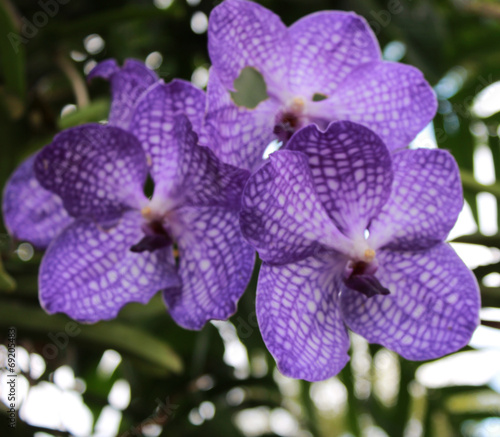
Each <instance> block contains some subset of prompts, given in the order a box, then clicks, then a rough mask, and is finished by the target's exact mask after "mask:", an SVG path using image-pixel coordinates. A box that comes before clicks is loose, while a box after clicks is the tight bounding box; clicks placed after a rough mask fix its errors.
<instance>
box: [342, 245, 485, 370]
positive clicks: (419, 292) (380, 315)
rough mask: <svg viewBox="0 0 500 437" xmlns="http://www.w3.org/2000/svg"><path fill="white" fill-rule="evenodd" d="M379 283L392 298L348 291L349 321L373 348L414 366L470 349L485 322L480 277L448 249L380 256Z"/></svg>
mask: <svg viewBox="0 0 500 437" xmlns="http://www.w3.org/2000/svg"><path fill="white" fill-rule="evenodd" d="M377 259H378V261H379V270H378V271H377V277H378V279H379V280H380V282H381V284H382V285H384V286H385V287H387V288H388V289H389V290H390V292H391V294H389V295H387V296H381V295H379V296H374V297H371V298H369V299H368V298H366V297H365V296H363V295H362V294H361V293H359V292H356V291H353V290H349V289H344V290H343V291H342V294H341V299H340V301H341V308H342V314H343V317H344V321H345V322H346V323H347V326H348V327H349V328H350V329H352V330H353V331H354V332H356V333H358V334H360V335H362V336H363V337H365V338H366V339H367V340H368V341H369V342H371V343H379V344H381V345H383V346H385V347H387V348H389V349H391V350H393V351H395V352H397V353H398V354H400V355H402V356H403V357H405V358H407V359H409V360H429V359H433V358H438V357H441V356H443V355H446V354H448V353H451V352H455V351H456V350H458V349H460V348H462V347H463V346H465V345H466V344H467V343H468V341H469V339H470V337H471V335H472V333H473V332H474V330H475V329H476V327H477V325H478V322H479V308H480V299H479V289H478V285H477V282H476V280H475V278H474V275H473V274H472V273H471V272H470V271H469V269H468V268H467V267H466V266H465V265H464V264H463V262H462V260H461V259H460V258H459V257H458V256H457V254H456V253H455V252H454V251H453V249H451V248H450V247H449V246H448V245H447V244H446V243H441V244H439V245H437V246H434V247H433V248H432V249H430V250H427V251H416V252H398V251H390V250H380V251H379V252H378V253H377Z"/></svg>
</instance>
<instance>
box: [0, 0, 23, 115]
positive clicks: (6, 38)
mask: <svg viewBox="0 0 500 437" xmlns="http://www.w3.org/2000/svg"><path fill="white" fill-rule="evenodd" d="M0 29H2V38H0V59H1V65H2V67H3V68H2V73H3V77H4V81H5V91H6V92H5V95H4V98H5V99H6V104H7V106H8V107H10V106H12V105H15V106H16V107H17V109H19V107H18V105H21V107H22V106H23V103H22V102H23V101H24V97H25V94H26V82H25V68H24V67H25V59H24V58H25V56H24V44H25V43H26V41H25V38H23V37H22V36H20V35H19V33H18V30H17V29H16V25H15V23H14V19H13V17H12V15H11V13H10V10H9V9H8V6H7V3H6V2H0ZM21 113H22V110H21ZM11 114H12V112H11ZM15 115H17V116H19V115H21V114H20V113H19V112H18V111H16V113H15Z"/></svg>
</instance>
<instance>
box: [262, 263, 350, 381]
mask: <svg viewBox="0 0 500 437" xmlns="http://www.w3.org/2000/svg"><path fill="white" fill-rule="evenodd" d="M337 267H338V266H337ZM338 270H339V269H338V268H337V269H336V268H335V266H334V265H332V261H331V260H329V261H326V260H321V259H318V258H314V257H308V258H306V259H303V260H301V261H298V262H296V263H291V264H287V265H283V266H270V265H267V264H263V265H262V267H261V270H260V274H259V283H258V286H257V303H256V307H257V318H258V321H259V327H260V331H261V333H262V338H263V339H264V342H265V343H266V346H267V348H268V349H269V351H270V352H271V354H272V355H273V356H274V358H275V359H276V362H277V365H278V369H279V370H280V372H281V373H283V374H284V375H286V376H289V377H292V378H300V379H305V380H308V381H320V380H323V379H327V378H329V377H331V376H333V375H336V374H337V373H338V372H339V371H340V370H341V369H342V368H343V367H344V366H345V365H346V363H347V362H348V361H349V356H348V355H347V350H348V349H349V337H348V336H347V330H346V328H345V326H344V323H343V321H342V316H341V314H340V308H339V302H338V293H339V290H340V285H339V282H338V275H339V271H338Z"/></svg>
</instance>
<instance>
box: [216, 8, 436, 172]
mask: <svg viewBox="0 0 500 437" xmlns="http://www.w3.org/2000/svg"><path fill="white" fill-rule="evenodd" d="M208 49H209V54H210V59H211V61H212V64H213V66H212V69H211V71H210V77H209V83H208V90H207V129H208V130H209V131H210V134H211V136H212V138H213V141H212V144H211V147H212V148H213V150H214V151H215V153H216V154H217V155H218V156H219V158H221V159H222V160H224V161H226V162H228V163H230V164H233V165H237V166H240V167H244V168H248V169H252V168H254V167H255V166H256V165H257V164H259V163H260V162H261V161H262V157H263V152H264V151H265V149H266V147H267V146H268V145H269V144H270V143H271V142H272V141H273V140H279V141H281V142H283V143H286V141H287V140H288V139H289V138H290V136H291V135H292V134H293V133H294V132H295V131H297V130H298V129H299V128H301V127H303V126H306V125H308V124H310V123H316V124H317V125H318V126H319V127H321V128H323V129H324V128H326V127H327V125H328V123H329V122H331V121H336V120H351V121H355V122H358V123H361V124H363V125H365V126H367V127H369V128H370V129H372V130H373V131H375V132H376V133H377V134H378V135H379V136H380V137H381V138H382V139H383V140H384V141H385V142H386V144H387V145H388V146H389V147H390V148H391V149H392V150H394V149H398V148H402V147H406V146H407V145H408V144H409V142H410V141H411V140H412V139H413V138H414V137H415V136H416V134H417V133H418V132H420V131H421V130H422V129H423V128H424V127H425V126H426V125H427V124H428V123H429V122H430V121H431V120H432V118H433V117H434V115H435V113H436V108H437V100H436V97H435V94H434V92H433V90H432V89H431V87H430V86H429V84H428V83H427V82H426V81H425V79H424V77H423V75H422V73H421V72H420V71H419V70H417V69H416V68H414V67H411V66H409V65H404V64H399V63H394V62H386V61H382V60H381V54H380V49H379V46H378V43H377V40H376V38H375V36H374V34H373V32H372V31H371V29H370V27H369V26H368V24H367V23H366V21H365V20H364V19H363V18H362V17H360V16H358V15H356V14H354V13H347V12H339V11H323V12H317V13H314V14H311V15H308V16H306V17H304V18H302V19H300V20H299V21H297V22H296V23H294V24H293V25H292V26H290V27H289V28H286V27H285V25H284V24H283V23H282V22H281V20H280V18H279V17H278V16H277V15H275V14H274V13H272V12H271V11H269V10H268V9H266V8H264V7H262V6H260V5H258V4H256V3H253V2H250V1H246V0H225V1H224V2H222V3H221V4H220V5H218V6H217V7H216V8H214V9H213V11H212V13H211V15H210V18H209V27H208ZM246 67H252V68H254V69H256V70H257V71H258V72H259V73H260V74H261V75H262V76H263V79H264V81H265V83H266V86H267V94H268V96H269V97H268V98H267V99H266V100H264V101H263V102H261V103H260V104H259V105H258V106H257V107H256V108H255V109H248V108H244V107H238V106H236V105H235V104H234V103H233V102H232V100H231V97H230V95H229V92H228V90H234V88H233V82H234V80H235V79H236V78H237V77H238V76H239V75H240V73H241V71H242V70H243V69H244V68H246Z"/></svg>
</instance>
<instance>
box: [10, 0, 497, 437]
mask: <svg viewBox="0 0 500 437" xmlns="http://www.w3.org/2000/svg"><path fill="white" fill-rule="evenodd" d="M47 3H49V2H47V1H44V0H42V1H41V2H35V1H33V0H16V1H9V0H0V133H1V138H0V144H1V153H0V186H2V187H3V186H4V184H5V181H6V180H7V178H8V177H9V175H10V174H11V173H12V171H13V170H14V168H15V167H16V166H17V165H18V164H19V163H20V162H21V161H22V160H23V159H24V158H25V157H26V156H28V155H29V154H31V153H32V152H34V151H36V150H38V149H39V148H40V147H41V146H43V145H44V144H47V143H48V142H50V140H51V138H52V137H53V135H54V134H56V133H57V132H58V131H60V130H61V129H64V128H66V127H69V126H73V125H77V124H81V123H84V122H88V121H100V120H103V119H105V118H106V114H107V111H108V107H109V90H108V85H107V84H106V83H105V82H103V81H96V82H95V83H92V84H91V85H90V86H89V85H87V84H86V82H85V79H84V76H85V75H84V71H85V69H88V68H89V67H90V65H91V64H89V62H92V61H100V60H102V59H106V58H109V57H113V58H117V59H118V60H119V61H120V62H123V60H124V59H126V58H131V57H132V58H137V59H141V60H145V59H146V57H147V56H148V55H149V54H150V53H152V52H159V53H161V55H162V57H163V61H162V63H161V65H160V66H159V67H158V69H157V72H158V74H159V75H160V76H161V77H162V78H163V79H165V81H169V80H171V79H173V78H175V77H180V78H184V79H187V80H189V79H191V76H192V74H193V71H195V70H196V69H197V68H200V67H201V68H202V70H198V71H199V72H200V71H201V72H202V73H203V71H204V70H203V68H205V69H206V68H208V67H209V59H208V54H207V49H206V42H207V41H206V32H202V33H200V34H197V33H195V32H193V30H192V28H191V24H190V23H191V20H192V17H193V14H194V13H195V12H199V11H200V12H203V13H204V14H205V15H206V16H208V15H209V13H210V11H211V10H212V8H213V7H214V6H215V5H216V4H217V3H219V2H218V1H213V0H201V1H200V2H198V3H197V2H196V1H191V2H186V1H185V0H173V2H172V4H171V5H170V6H169V7H168V8H166V9H161V8H160V7H158V6H157V5H160V6H161V4H163V5H166V3H167V2H166V1H164V2H162V1H161V0H157V1H156V5H155V3H154V2H153V0H128V1H119V0H108V1H97V0H87V1H83V0H65V1H64V2H63V1H61V3H66V4H60V3H59V2H57V1H56V0H53V1H52V2H51V3H52V4H54V3H55V4H56V5H57V6H58V7H57V9H58V10H57V11H56V12H54V13H53V14H52V15H53V16H50V17H49V16H48V15H47V14H45V17H46V18H47V19H46V20H43V17H42V15H40V12H41V11H42V12H43V10H44V9H43V8H42V4H47ZM195 3H196V4H195ZM259 3H261V4H263V5H264V6H266V7H268V8H270V9H272V10H273V11H275V12H276V13H278V14H279V15H280V16H281V17H282V19H283V21H284V22H285V23H286V24H291V23H292V22H294V21H295V20H297V19H299V18H300V17H302V16H304V15H306V14H308V13H311V12H315V11H318V10H323V9H342V10H354V11H355V12H357V13H359V14H361V15H363V16H364V17H365V18H366V19H367V20H368V21H369V23H370V25H371V26H372V28H373V30H374V31H375V33H376V34H377V37H378V39H379V41H380V45H381V47H382V48H385V47H387V45H388V44H389V43H391V42H394V41H398V42H400V43H402V44H403V47H404V48H405V50H404V53H403V57H402V59H400V61H401V62H406V63H409V64H413V65H415V66H417V67H418V68H420V69H421V70H422V71H423V72H424V74H425V76H426V78H427V79H428V80H429V82H430V83H431V84H432V85H433V86H436V90H437V91H438V96H439V98H440V106H439V113H438V115H437V116H436V119H435V121H434V128H435V135H436V140H437V142H438V143H439V146H440V147H443V148H446V149H449V150H451V151H452V153H453V154H454V156H455V158H456V159H457V161H458V163H459V165H460V167H461V171H462V177H463V182H464V190H465V197H466V200H467V201H468V203H469V205H470V207H471V210H472V213H473V215H474V218H475V220H476V221H477V220H479V218H480V214H481V211H478V208H477V202H476V200H477V195H478V193H484V192H487V193H490V194H492V195H493V196H495V197H496V198H500V184H499V183H495V184H491V185H482V184H480V183H478V182H477V181H476V179H475V178H474V173H473V165H474V160H473V157H474V150H475V148H476V147H477V146H478V145H479V144H483V145H484V144H486V145H487V146H488V147H489V148H490V151H491V155H492V158H493V160H494V164H495V171H496V177H497V179H498V178H499V177H500V148H499V138H498V125H499V122H500V113H498V112H497V113H495V114H493V115H491V116H489V117H486V118H480V117H479V116H478V115H476V114H475V113H474V111H471V107H472V104H473V102H474V99H475V97H476V96H477V95H478V94H479V93H480V92H481V91H482V90H483V89H485V88H486V87H487V86H488V85H490V84H492V83H494V82H496V81H498V80H500V51H499V47H500V5H499V3H498V2H496V1H487V0H483V1H480V0H477V1H476V0H436V1H430V0H427V1H426V0H421V1H416V0H413V1H412V0H390V1H383V0H349V1H347V0H345V1H342V0H338V1H335V0H330V1H328V0H308V1H303V0H289V1H285V0H261V1H259ZM53 10H54V9H53ZM37 14H38V15H37ZM199 17H201V21H202V22H203V16H200V15H198V18H199ZM28 22H29V23H28ZM27 23H28V24H27ZM36 23H38V24H36ZM42 23H43V25H42ZM202 24H203V23H202ZM94 34H98V35H100V37H101V38H102V40H103V41H104V47H102V48H101V50H99V51H98V52H97V53H94V54H92V53H89V52H88V51H87V49H89V46H88V37H89V35H94ZM20 38H22V40H21V39H20ZM86 39H87V46H86V44H85V40H86ZM399 47H401V45H400V46H399ZM68 104H74V105H76V106H77V109H76V110H75V111H73V112H71V113H69V114H68V115H64V116H62V115H61V111H62V109H63V108H64V107H65V106H66V105H68ZM74 109H75V108H74ZM65 112H68V108H66V111H65ZM498 217H499V218H500V214H498ZM486 219H489V220H493V218H491V217H486ZM0 226H1V225H0ZM460 239H461V240H462V241H463V242H466V243H472V244H479V245H483V246H485V247H493V248H500V236H499V235H483V234H481V233H479V232H478V233H476V234H473V235H469V236H465V237H461V238H460ZM19 243H20V242H17V241H13V240H12V239H10V237H8V235H7V233H6V231H5V229H4V228H0V246H1V247H0V248H1V262H0V340H1V343H2V344H4V345H5V344H6V341H7V340H6V337H7V329H8V327H9V326H15V327H16V328H17V341H18V349H19V351H20V352H19V354H18V355H19V356H20V357H21V358H22V357H23V356H24V357H25V358H26V357H33V356H34V354H35V355H38V356H41V357H43V359H44V363H45V369H44V370H43V369H42V370H43V373H42V374H41V375H39V374H36V372H35V374H34V373H33V372H32V371H31V372H30V368H29V365H27V364H24V365H22V366H21V364H22V363H20V366H21V368H20V369H19V372H20V373H22V374H23V375H24V378H25V379H26V381H27V382H28V383H29V386H30V389H29V390H32V389H33V388H34V387H37V386H41V385H42V384H43V382H44V381H50V382H51V383H52V382H53V381H54V380H55V379H56V380H57V378H55V376H54V375H55V373H54V372H56V370H57V369H60V368H61V366H69V367H70V368H71V369H72V370H73V372H74V375H75V376H76V377H77V379H76V380H73V382H72V386H71V387H67V388H66V389H67V390H70V391H73V392H75V393H80V394H81V396H82V399H83V402H84V403H85V404H86V405H87V406H88V408H89V409H90V411H91V413H92V416H93V424H94V425H95V423H96V421H97V419H98V418H99V416H100V415H101V413H102V411H103V409H105V408H109V404H110V401H109V399H108V394H109V393H110V390H111V388H112V387H113V385H114V384H115V383H116V381H118V380H121V381H122V380H124V381H126V382H127V383H128V384H129V386H130V393H131V399H130V403H128V404H127V403H126V402H125V404H127V405H125V406H124V410H123V411H122V413H121V414H122V416H121V422H120V426H119V434H118V435H141V434H144V435H151V436H152V435H159V433H161V435H165V436H167V435H168V436H183V437H188V436H198V435H203V436H220V437H223V436H228V437H229V436H230V437H233V436H240V435H290V436H291V435H295V436H302V437H306V436H314V437H320V436H328V437H330V436H341V435H355V436H361V435H368V436H378V435H388V436H390V437H397V436H403V435H408V436H419V435H421V436H439V437H446V436H458V435H465V436H483V435H484V436H486V435H489V436H493V435H500V433H499V434H494V433H495V431H494V429H498V428H495V426H497V425H496V423H497V422H495V421H494V418H495V417H496V418H497V419H498V420H499V421H500V417H499V416H500V396H499V395H498V393H497V392H495V391H494V390H492V389H491V388H490V387H489V386H486V385H484V386H473V387H470V386H457V385H450V386H448V387H445V388H440V389H431V388H427V389H426V388H424V387H423V386H422V385H421V384H420V383H419V382H417V381H416V379H415V372H416V371H417V370H418V368H419V366H421V363H412V362H407V361H405V360H403V359H399V358H397V357H395V356H394V355H391V354H389V353H388V352H387V351H384V350H382V349H381V348H380V347H378V346H369V347H368V346H367V345H366V344H365V343H363V342H360V341H359V340H357V341H355V342H354V343H355V346H354V350H353V360H352V364H350V365H348V366H347V367H346V369H344V371H343V372H342V373H341V375H340V376H339V378H337V379H335V380H333V382H332V381H330V383H324V384H323V385H318V384H316V385H314V384H310V383H306V382H294V381H290V380H287V379H285V378H282V377H281V378H280V376H279V375H277V373H276V370H275V364H274V361H273V360H272V358H271V357H270V355H269V353H268V352H267V351H266V349H265V347H264V345H263V343H262V339H261V337H260V333H259V330H258V327H257V324H256V320H255V313H254V303H255V302H254V301H255V285H256V281H255V278H254V280H253V281H252V283H251V284H250V286H249V289H248V290H247V293H246V294H245V295H244V297H243V299H242V300H241V303H240V305H239V309H238V313H237V314H236V315H235V316H233V317H232V319H231V322H232V325H227V324H226V325H224V324H223V325H221V326H218V327H215V326H213V325H211V324H209V325H207V326H206V327H205V328H204V329H203V330H202V331H200V332H190V331H186V330H183V329H181V328H179V327H177V326H176V325H175V324H174V323H173V322H172V320H171V319H170V317H169V316H168V314H167V312H166V311H165V308H164V305H163V303H162V302H161V299H160V298H159V296H157V297H156V298H155V299H153V300H152V301H151V302H150V303H149V304H148V305H146V306H142V305H138V304H131V305H129V306H127V307H126V308H125V309H124V310H123V311H122V312H121V313H120V315H119V317H118V318H117V319H116V320H114V321H110V322H102V323H98V324H96V325H92V326H83V325H82V326H80V325H77V324H74V323H73V322H71V321H70V320H69V319H68V318H67V317H65V316H63V315H56V316H48V315H46V314H45V313H44V312H43V310H42V309H41V308H40V306H39V303H38V298H37V271H38V265H39V262H40V258H41V255H42V254H41V253H34V254H33V256H32V257H30V255H31V254H30V253H29V252H30V247H29V246H26V245H24V246H19ZM23 259H25V260H23ZM499 265H500V263H497V262H495V263H492V264H489V265H484V266H480V267H478V268H477V269H476V270H475V273H476V276H477V278H478V280H479V283H480V284H481V290H482V296H483V305H484V306H485V307H500V289H499V288H496V287H491V286H489V287H487V286H485V285H484V283H483V281H482V280H483V278H484V277H487V276H488V275H490V274H491V273H495V272H498V269H499ZM486 283H488V282H487V281H486ZM483 323H484V324H487V325H489V326H490V327H493V328H495V327H496V328H498V327H499V323H498V322H495V321H484V322H483ZM238 338H239V339H240V340H241V342H242V343H243V344H244V346H242V345H241V344H240V343H238V340H237V339H238ZM356 345H357V346H356ZM238 347H239V350H243V351H244V350H245V348H246V351H247V354H248V357H249V360H248V361H247V360H246V358H245V356H244V355H245V354H243V356H244V360H243V364H240V365H236V366H234V365H231V360H230V359H229V360H228V358H227V355H229V356H230V355H231V354H233V356H235V354H236V352H235V348H238ZM242 348H243V349H242ZM110 349H111V350H114V351H117V352H118V353H119V354H120V356H121V358H122V360H121V362H120V364H119V365H118V366H117V367H116V369H114V370H113V371H112V373H111V374H107V375H106V374H103V373H102V372H100V371H98V370H96V369H98V368H99V363H100V362H101V359H102V357H103V353H104V352H105V351H106V350H110ZM2 354H4V350H3V352H2ZM30 354H31V355H30ZM224 354H226V355H224ZM384 354H385V355H384ZM236 355H237V354H236ZM223 356H224V357H225V360H224V359H223ZM377 357H378V358H377ZM2 359H4V356H3V355H2ZM384 359H385V361H384ZM26 360H27V358H26ZM26 360H24V361H26ZM387 360H388V361H387ZM21 361H22V360H21ZM26 362H28V361H26ZM387 362H389V364H390V365H387V366H386V367H384V364H383V363H387ZM31 363H32V364H33V363H34V361H33V360H31ZM228 363H229V364H228ZM381 363H382V364H381ZM233 364H234V363H233ZM245 366H247V368H245ZM498 367H499V370H500V364H499V366H498ZM464 372H474V369H469V370H467V369H466V368H464ZM384 378H386V379H384ZM387 378H389V379H387ZM384 381H389V382H388V383H387V384H388V385H390V386H391V387H393V389H394V390H393V393H392V394H389V395H387V394H386V395H385V396H383V395H381V394H380V393H379V394H377V388H376V387H377V384H380V383H382V384H384ZM1 382H2V384H4V379H2V380H1ZM56 382H57V381H56ZM19 389H20V388H19ZM2 390H5V387H1V388H0V392H1V391H2ZM125 393H126V390H125ZM321 393H328V396H329V398H330V401H329V402H330V403H331V402H333V404H334V405H330V404H328V402H326V401H325V402H326V403H325V402H323V401H322V400H321ZM123 396H125V397H126V395H123ZM485 399H486V401H485ZM47 402H51V400H50V399H49V398H47ZM322 402H323V403H322ZM111 403H112V402H111ZM328 405H330V406H328ZM51 408H53V409H60V408H62V407H61V406H60V405H56V404H54V405H51ZM5 410H6V408H5V407H4V406H2V407H1V408H0V419H1V422H2V423H0V429H1V430H2V431H1V432H0V433H1V434H2V435H8V433H9V432H10V433H12V434H15V435H19V436H32V435H34V433H35V432H39V431H45V432H46V433H47V434H43V435H73V434H75V433H76V435H82V432H81V431H80V432H78V431H77V430H76V431H75V430H72V431H70V430H69V429H68V428H67V427H65V426H62V427H61V428H60V429H58V430H53V429H47V428H46V427H44V426H40V425H39V424H38V425H37V424H36V423H34V422H33V421H32V420H30V419H29V417H23V415H22V414H21V418H20V419H18V422H17V428H16V429H15V430H13V431H12V430H10V429H8V426H7V415H6V413H5ZM118 410H119V408H118V407H117V408H116V411H118ZM214 411H215V415H214V414H213V412H214ZM242 412H243V414H242ZM245 414H246V415H245ZM252 414H253V415H252ZM242 418H243V419H242ZM245 418H246V422H247V425H248V423H249V422H250V424H252V423H251V422H253V425H255V423H264V425H263V427H262V428H261V430H260V431H259V430H258V429H257V431H255V426H254V431H255V433H254V434H248V432H250V431H249V429H251V427H250V428H248V427H247V428H245V427H244V426H243V429H242V426H240V425H239V424H240V423H241V422H242V421H243V422H245ZM263 418H264V419H265V420H264V422H262V420H263ZM266 420H267V422H266ZM290 421H291V422H290ZM290 423H291V425H287V424H290ZM152 425H155V426H152ZM287 426H288V428H287ZM245 430H246V431H245ZM405 430H406V431H405ZM492 430H493V431H492ZM245 432H247V434H245ZM384 432H385V434H384ZM405 432H406V434H404V433H405ZM72 433H73V434H72ZM347 433H350V434H347ZM377 433H378V434H377ZM380 433H382V434H380ZM40 435H41V434H40ZM83 435H84V434H83Z"/></svg>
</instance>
